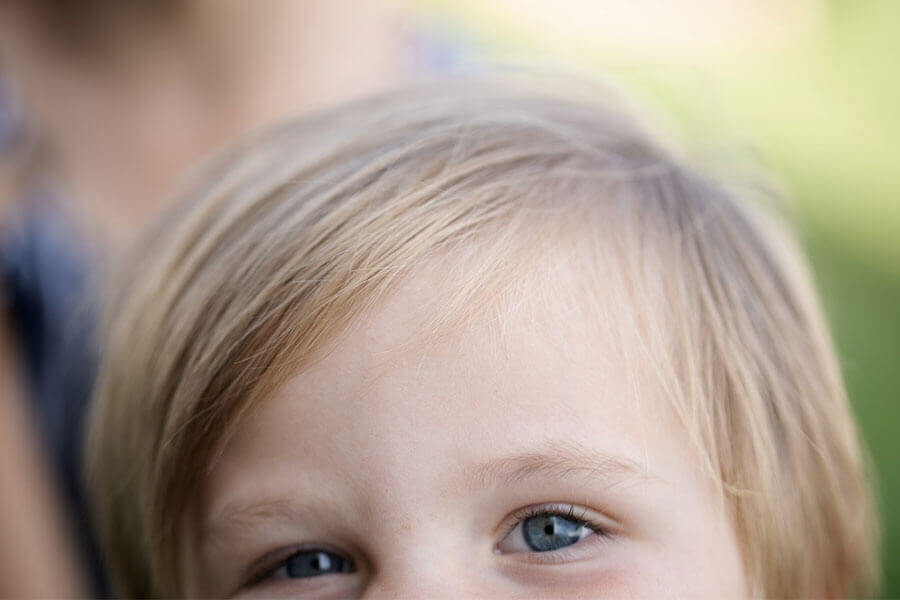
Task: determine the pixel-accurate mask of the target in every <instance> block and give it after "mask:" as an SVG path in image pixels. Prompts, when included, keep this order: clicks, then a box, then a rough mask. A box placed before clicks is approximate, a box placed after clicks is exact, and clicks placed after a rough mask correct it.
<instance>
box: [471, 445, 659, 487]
mask: <svg viewBox="0 0 900 600" xmlns="http://www.w3.org/2000/svg"><path fill="white" fill-rule="evenodd" d="M574 475H580V476H584V477H586V478H588V479H596V480H601V481H603V482H604V483H606V484H607V485H609V486H612V485H615V484H617V483H621V482H623V481H625V480H627V479H632V478H636V479H642V480H650V479H658V477H656V476H655V475H653V474H652V473H651V472H650V471H649V470H648V469H647V468H646V467H645V466H644V465H641V464H639V463H637V462H636V461H634V460H632V459H630V458H627V457H625V456H621V455H617V454H611V453H607V452H602V451H599V450H596V449H594V448H590V447H588V446H585V445H583V444H578V443H575V442H568V441H566V442H548V443H545V444H543V445H542V446H541V447H540V448H539V449H538V450H536V451H533V452H526V453H523V454H517V455H512V456H506V457H502V458H498V459H494V460H491V461H489V462H486V463H482V464H480V465H478V466H476V467H475V468H473V469H472V470H471V471H469V472H468V474H467V485H468V487H469V488H470V489H477V488H483V487H486V486H510V485H514V484H516V483H521V482H522V481H524V480H526V479H529V478H532V477H537V476H540V477H542V478H544V479H551V480H555V481H558V480H561V479H565V478H569V477H571V476H574Z"/></svg>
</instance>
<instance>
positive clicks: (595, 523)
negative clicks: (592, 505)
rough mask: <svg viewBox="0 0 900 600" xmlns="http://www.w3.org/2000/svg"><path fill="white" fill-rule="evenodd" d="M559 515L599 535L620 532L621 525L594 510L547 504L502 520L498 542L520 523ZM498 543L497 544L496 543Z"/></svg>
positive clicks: (513, 513) (558, 503) (529, 508)
mask: <svg viewBox="0 0 900 600" xmlns="http://www.w3.org/2000/svg"><path fill="white" fill-rule="evenodd" d="M547 514H549V515H559V516H562V517H565V518H567V519H571V520H573V521H575V522H576V523H580V524H583V525H584V526H586V527H588V528H590V529H592V530H593V531H594V532H595V533H597V534H600V535H614V534H616V533H618V532H619V531H621V528H622V526H621V524H620V523H619V522H618V521H616V520H615V519H612V518H611V517H609V516H607V515H604V514H603V513H600V512H598V511H596V510H592V509H589V508H586V507H584V506H582V505H578V504H572V503H569V502H548V503H544V504H531V505H529V506H525V507H522V508H519V509H517V510H515V511H514V512H512V513H511V514H510V515H509V516H508V517H506V518H505V519H503V521H502V522H501V523H500V526H499V527H498V538H497V539H498V540H503V539H505V538H506V536H508V535H509V534H510V533H512V531H513V529H515V528H516V525H518V524H519V523H520V522H521V521H524V520H525V519H528V518H529V517H534V516H537V515H547ZM498 543H499V542H498Z"/></svg>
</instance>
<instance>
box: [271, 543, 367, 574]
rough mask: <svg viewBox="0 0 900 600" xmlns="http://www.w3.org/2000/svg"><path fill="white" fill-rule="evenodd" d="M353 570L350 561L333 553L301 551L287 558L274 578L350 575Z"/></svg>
mask: <svg viewBox="0 0 900 600" xmlns="http://www.w3.org/2000/svg"><path fill="white" fill-rule="evenodd" d="M355 570H356V569H355V568H354V566H353V563H352V562H351V561H350V560H348V559H346V558H344V557H343V556H340V555H338V554H335V553H333V552H327V551H325V550H301V551H299V552H296V553H294V554H292V555H291V556H289V557H288V558H287V559H286V560H285V561H284V564H283V565H282V567H281V568H280V569H278V571H277V572H276V573H275V576H276V577H277V576H281V577H290V578H293V579H302V578H306V577H317V576H319V575H330V574H332V573H352V572H353V571H355Z"/></svg>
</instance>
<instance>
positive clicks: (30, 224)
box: [0, 197, 106, 595]
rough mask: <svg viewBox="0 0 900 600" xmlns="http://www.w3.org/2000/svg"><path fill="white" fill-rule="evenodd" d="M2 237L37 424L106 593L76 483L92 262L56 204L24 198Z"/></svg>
mask: <svg viewBox="0 0 900 600" xmlns="http://www.w3.org/2000/svg"><path fill="white" fill-rule="evenodd" d="M18 209H19V213H18V214H17V215H15V216H14V217H13V219H11V220H10V221H9V222H7V223H5V224H4V227H3V230H2V231H0V285H2V289H0V293H2V295H3V299H4V302H5V308H6V310H7V315H6V318H7V322H8V323H9V326H10V329H11V333H12V335H13V337H14V338H15V339H14V340H13V341H14V343H15V344H16V346H17V349H18V351H19V354H20V355H21V357H22V362H23V366H24V370H25V377H26V383H27V389H26V391H27V393H28V396H29V399H30V401H31V404H32V406H33V414H34V418H35V422H36V423H37V424H38V425H39V427H40V431H39V434H40V435H41V437H42V438H43V441H44V443H45V446H46V447H47V448H48V450H49V452H48V454H49V455H50V456H51V457H52V458H53V461H54V463H55V464H54V467H55V470H56V473H57V474H58V478H57V479H58V481H59V482H60V484H59V487H60V488H61V490H60V491H61V492H62V494H63V495H64V499H65V501H66V505H65V507H64V508H65V509H66V510H67V513H68V516H69V521H70V523H71V525H72V529H73V531H74V532H75V534H76V535H77V538H78V539H77V542H78V543H79V545H80V550H81V555H82V559H83V560H84V561H85V562H86V563H87V564H88V566H89V567H90V568H91V573H90V575H91V577H92V579H93V585H94V588H93V591H94V593H95V594H98V595H105V593H106V587H105V584H104V577H103V575H102V570H101V568H100V561H99V559H98V557H99V554H98V552H97V547H96V544H95V543H94V540H93V536H92V534H91V529H90V526H89V521H88V516H87V515H88V510H87V503H86V498H85V494H84V488H83V485H82V479H81V472H82V469H81V458H82V443H83V438H84V425H85V416H86V414H87V409H88V402H89V400H90V396H91V388H92V385H93V382H94V376H95V372H96V368H97V346H96V343H95V339H94V331H95V329H96V322H97V317H96V313H97V310H96V304H97V303H96V296H95V295H94V291H95V290H96V289H98V286H96V285H92V284H93V283H96V282H93V281H92V275H93V274H92V272H91V269H90V267H89V265H91V264H93V263H92V261H91V256H90V253H89V252H88V250H87V248H86V246H85V245H83V244H80V243H79V236H78V235H77V233H76V232H75V230H74V228H73V226H72V225H71V223H70V222H68V221H67V220H66V218H65V213H64V212H63V210H62V209H61V207H60V206H59V205H58V203H55V202H53V201H52V200H50V199H48V198H44V197H35V198H27V199H26V201H24V202H21V203H20V204H19V205H18Z"/></svg>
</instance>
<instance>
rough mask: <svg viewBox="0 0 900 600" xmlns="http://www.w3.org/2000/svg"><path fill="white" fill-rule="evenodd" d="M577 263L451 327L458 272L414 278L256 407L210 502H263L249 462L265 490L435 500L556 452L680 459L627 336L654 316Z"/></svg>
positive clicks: (644, 351)
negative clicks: (490, 462) (483, 468)
mask: <svg viewBox="0 0 900 600" xmlns="http://www.w3.org/2000/svg"><path fill="white" fill-rule="evenodd" d="M572 257H573V254H572V253H564V252H554V253H550V254H547V255H543V256H542V257H541V258H540V259H539V260H538V262H537V263H534V264H532V267H533V268H532V269H531V272H530V274H528V275H523V276H521V277H518V278H517V279H515V281H512V282H511V283H509V285H505V286H503V287H502V290H501V289H500V288H497V289H492V290H490V291H489V292H488V293H487V294H488V296H489V298H488V301H486V302H479V301H477V300H473V304H472V306H470V307H469V308H470V309H471V310H469V311H468V312H465V313H464V315H465V316H464V318H460V319H456V320H453V321H452V323H450V322H448V321H442V317H444V316H446V315H447V314H448V310H450V309H448V305H450V304H453V302H455V297H456V294H455V292H456V291H457V290H458V288H459V287H460V286H461V285H462V284H461V283H460V278H463V279H464V278H465V277H464V276H463V275H461V273H463V272H465V270H466V269H465V268H463V269H456V270H454V269H453V268H452V267H451V266H450V265H448V263H447V262H446V261H441V262H433V263H429V264H428V265H424V266H422V267H421V268H418V269H415V270H414V271H413V272H412V273H410V274H409V275H407V276H405V277H404V278H403V280H402V281H401V282H400V284H399V285H398V286H396V287H395V288H393V289H392V290H391V291H390V292H389V293H387V294H386V295H385V296H384V297H383V298H382V299H381V301H380V302H378V303H377V304H375V305H374V306H373V307H372V309H371V310H369V311H367V312H366V313H364V314H363V315H362V316H361V317H360V318H358V319H357V320H356V321H355V322H354V323H353V325H352V326H351V327H349V328H348V329H347V331H345V332H344V333H343V335H341V336H340V337H339V338H338V339H337V340H336V341H335V342H334V343H333V344H331V345H330V346H329V347H328V348H327V350H326V351H324V352H322V353H321V355H320V356H318V357H316V359H315V360H314V361H311V362H309V363H308V364H307V365H306V366H305V367H303V368H302V369H301V370H300V371H299V372H298V373H297V374H296V375H295V376H294V377H293V378H292V379H290V380H289V381H288V382H287V383H286V385H284V386H283V387H282V388H281V389H280V390H279V391H278V392H277V393H276V394H275V395H274V396H272V397H271V398H268V399H266V400H264V401H262V402H260V403H259V404H258V405H257V406H254V407H253V408H252V409H251V411H250V413H249V415H248V416H247V418H246V419H245V420H244V421H243V423H242V424H241V426H240V427H239V428H238V430H237V431H236V432H235V435H234V436H233V437H231V439H230V440H229V443H228V444H227V446H226V448H225V451H224V454H223V455H222V457H221V459H220V461H219V462H218V464H217V467H216V468H215V469H214V471H213V477H212V480H211V482H210V483H211V487H212V492H213V493H212V494H211V495H210V497H212V498H215V499H217V501H219V502H220V503H225V502H226V501H227V499H228V497H229V496H230V495H232V494H236V495H240V494H241V493H245V492H246V493H249V492H248V490H252V492H253V493H259V492H260V490H261V489H263V488H264V487H265V485H266V483H265V481H264V480H263V479H264V478H263V479H261V478H260V477H259V467H260V465H266V468H267V471H268V472H269V473H272V474H273V485H274V484H275V480H276V479H279V478H280V477H281V475H291V474H294V475H296V474H297V473H303V474H304V477H306V478H307V479H309V478H315V477H319V478H320V479H318V481H320V482H321V481H327V480H328V479H339V480H341V481H343V482H345V483H348V488H353V489H358V490H369V491H372V490H381V492H382V493H384V492H388V495H390V492H391V491H394V492H397V493H398V494H400V493H401V492H400V491H399V490H400V489H401V488H403V487H404V486H410V487H411V488H415V489H417V490H426V489H427V490H435V491H437V490H440V489H443V488H445V487H448V486H449V487H452V486H453V482H455V481H456V480H455V479H454V478H455V477H457V476H460V475H461V473H459V471H460V470H461V469H464V465H470V464H474V463H476V462H478V461H479V460H480V459H483V458H486V457H489V456H493V455H497V456H501V455H505V454H515V453H519V454H521V453H528V452H533V451H535V450H536V449H540V448H541V447H546V446H547V445H548V444H549V445H553V444H557V445H558V444H559V443H568V444H572V445H575V446H578V447H585V448H590V449H594V450H598V451H600V452H602V453H606V454H609V455H615V456H619V457H622V458H623V459H624V460H626V461H631V462H635V463H641V464H642V466H643V467H647V470H648V471H654V472H658V471H659V472H662V471H665V470H666V469H668V468H669V466H667V465H654V464H646V463H653V462H666V460H667V459H666V457H667V456H672V450H673V448H674V449H678V450H679V451H678V452H676V453H675V454H676V455H684V454H685V453H684V452H682V451H681V450H682V449H683V440H682V435H681V433H680V428H679V427H678V426H677V425H676V420H675V418H674V415H673V414H672V412H671V410H670V409H669V407H668V403H667V402H666V401H665V400H664V397H663V393H662V391H661V389H660V385H659V382H658V379H657V377H656V376H655V373H654V365H656V364H659V361H658V360H656V358H658V357H654V356H653V355H652V354H653V352H656V353H658V352H659V351H660V350H659V348H658V347H657V348H656V350H654V351H653V352H651V351H650V350H648V346H647V343H646V340H641V339H639V337H638V334H637V332H636V327H635V323H636V322H637V318H636V315H639V314H640V313H642V312H643V311H645V310H652V309H653V308H652V307H647V306H645V307H635V306H634V305H633V303H632V304H629V303H628V302H627V301H625V300H624V296H623V292H622V290H621V289H619V288H620V286H621V284H620V283H617V281H618V280H617V279H616V278H615V277H613V276H611V273H609V272H608V273H607V275H609V276H607V277H605V278H602V277H598V274H597V273H590V274H589V273H588V272H587V271H586V269H585V266H584V265H583V264H580V263H579V261H577V260H572ZM538 263H540V264H538ZM456 266H457V267H458V266H459V264H457V265H456ZM636 308H639V310H635V309H636ZM450 312H454V313H459V311H452V310H451V311H450ZM461 314H462V313H461ZM457 316H458V315H457ZM661 431H663V432H665V435H663V436H660V435H659V434H660V432H661ZM280 469H284V470H285V471H288V472H290V473H282V474H281V475H278V476H277V477H276V476H275V475H274V474H275V473H277V472H278V471H279V470H280ZM309 480H311V479H309ZM224 492H228V493H224ZM417 493H421V492H417Z"/></svg>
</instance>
